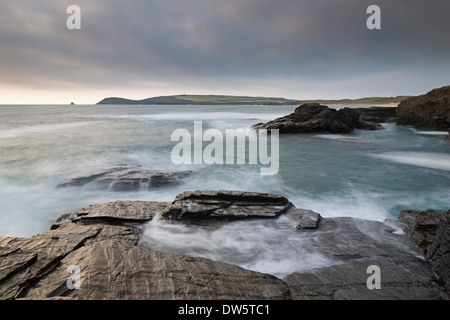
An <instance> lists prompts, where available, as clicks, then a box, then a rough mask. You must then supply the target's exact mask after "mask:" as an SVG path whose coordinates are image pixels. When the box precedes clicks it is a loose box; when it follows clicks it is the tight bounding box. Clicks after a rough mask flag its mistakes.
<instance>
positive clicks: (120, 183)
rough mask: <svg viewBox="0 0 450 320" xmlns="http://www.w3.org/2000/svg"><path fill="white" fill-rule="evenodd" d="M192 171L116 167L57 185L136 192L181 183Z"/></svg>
mask: <svg viewBox="0 0 450 320" xmlns="http://www.w3.org/2000/svg"><path fill="white" fill-rule="evenodd" d="M191 174H192V171H174V172H162V171H155V170H149V169H145V168H142V167H141V166H126V165H125V166H117V167H112V168H108V169H101V170H98V171H93V172H90V173H88V174H85V175H82V176H77V177H72V178H69V179H67V181H65V182H62V183H60V184H58V185H57V188H64V187H87V188H88V189H90V190H105V189H110V190H111V191H118V192H120V191H137V190H140V189H142V188H144V189H145V188H147V189H151V188H158V187H164V186H170V185H174V184H177V183H180V182H182V179H184V178H187V177H189V176H190V175H191Z"/></svg>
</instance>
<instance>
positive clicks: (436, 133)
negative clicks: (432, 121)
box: [417, 131, 449, 136]
mask: <svg viewBox="0 0 450 320" xmlns="http://www.w3.org/2000/svg"><path fill="white" fill-rule="evenodd" d="M417 133H419V134H426V135H433V136H446V135H448V134H449V133H448V132H447V131H417Z"/></svg>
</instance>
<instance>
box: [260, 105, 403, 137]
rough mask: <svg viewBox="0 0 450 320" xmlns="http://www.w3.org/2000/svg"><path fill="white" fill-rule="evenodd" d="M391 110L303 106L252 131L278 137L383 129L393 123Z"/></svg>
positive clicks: (389, 108) (393, 114) (381, 108)
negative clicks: (274, 132) (275, 133)
mask: <svg viewBox="0 0 450 320" xmlns="http://www.w3.org/2000/svg"><path fill="white" fill-rule="evenodd" d="M395 109H396V108H395V107H371V108H355V109H353V108H343V109H339V110H336V109H332V108H329V107H327V106H324V105H320V104H318V103H307V104H303V105H301V106H299V107H298V108H296V109H295V112H294V113H291V114H290V115H287V116H284V117H281V118H277V119H275V120H272V121H269V122H267V123H258V124H256V125H254V126H253V128H254V129H267V130H270V129H278V130H279V132H280V133H315V132H328V133H350V132H352V131H353V130H354V129H363V130H378V129H383V127H382V126H381V125H380V123H383V122H393V121H395V113H396V111H395Z"/></svg>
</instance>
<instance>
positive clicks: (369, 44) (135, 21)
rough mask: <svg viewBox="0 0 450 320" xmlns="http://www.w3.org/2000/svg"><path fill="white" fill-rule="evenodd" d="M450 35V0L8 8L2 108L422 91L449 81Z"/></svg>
mask: <svg viewBox="0 0 450 320" xmlns="http://www.w3.org/2000/svg"><path fill="white" fill-rule="evenodd" d="M373 4H375V5H378V6H379V7H380V9H381V15H380V17H381V29H378V30H377V29H375V30H369V29H368V28H367V25H366V21H367V19H368V18H369V17H370V16H371V14H368V13H367V12H366V11H367V8H368V6H369V5H373ZM70 5H78V6H79V8H80V10H81V16H80V26H81V29H79V30H70V29H68V28H67V25H66V22H67V20H68V19H69V18H70V16H71V14H68V13H67V8H68V7H69V6H70ZM449 34H450V1H447V0H428V1H423V0H395V1H393V0H370V1H366V0H339V1H336V0H311V1H309V0H308V1H300V0H126V1H125V0H95V1H92V0H14V1H2V2H1V3H0V104H68V103H70V102H72V101H73V102H75V103H77V104H95V103H97V102H98V101H100V100H102V99H103V98H105V97H124V98H129V99H144V98H148V97H154V96H162V95H175V94H225V95H246V96H265V97H283V98H289V99H299V100H302V99H341V98H360V97H370V96H397V95H419V94H423V93H426V92H428V91H430V90H431V89H433V88H437V87H442V86H444V85H449V84H450V36H449Z"/></svg>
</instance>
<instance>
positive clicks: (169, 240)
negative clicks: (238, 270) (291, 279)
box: [142, 216, 339, 277]
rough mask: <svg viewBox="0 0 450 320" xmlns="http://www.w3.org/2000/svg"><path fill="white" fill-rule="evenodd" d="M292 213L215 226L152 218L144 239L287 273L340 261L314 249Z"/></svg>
mask: <svg viewBox="0 0 450 320" xmlns="http://www.w3.org/2000/svg"><path fill="white" fill-rule="evenodd" d="M295 226H296V223H295V221H293V220H291V218H290V217H288V216H282V217H280V218H279V219H277V220H270V221H269V220H253V221H236V222H229V223H226V224H222V225H218V226H214V227H211V226H209V227H202V226H195V225H186V224H181V223H178V222H174V221H167V220H160V219H158V218H155V219H153V220H152V221H150V222H149V223H148V224H147V225H146V227H145V230H144V235H143V239H142V242H143V244H144V245H145V244H148V245H149V246H151V247H152V248H153V249H157V250H158V249H159V250H163V251H169V252H172V253H177V254H187V255H192V256H201V257H206V258H209V259H213V260H217V261H223V262H227V263H232V264H235V265H239V266H241V267H243V268H246V269H250V270H254V271H259V272H263V273H269V274H273V275H275V276H278V277H284V276H286V275H288V274H291V273H293V272H296V271H298V272H300V271H306V270H311V269H314V268H319V267H325V266H330V265H334V264H337V263H339V261H335V260H332V259H330V258H327V257H325V256H323V255H322V254H320V253H319V252H317V251H314V250H313V249H312V245H311V241H312V240H311V237H310V236H309V234H306V233H302V232H297V231H296V229H295Z"/></svg>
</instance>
